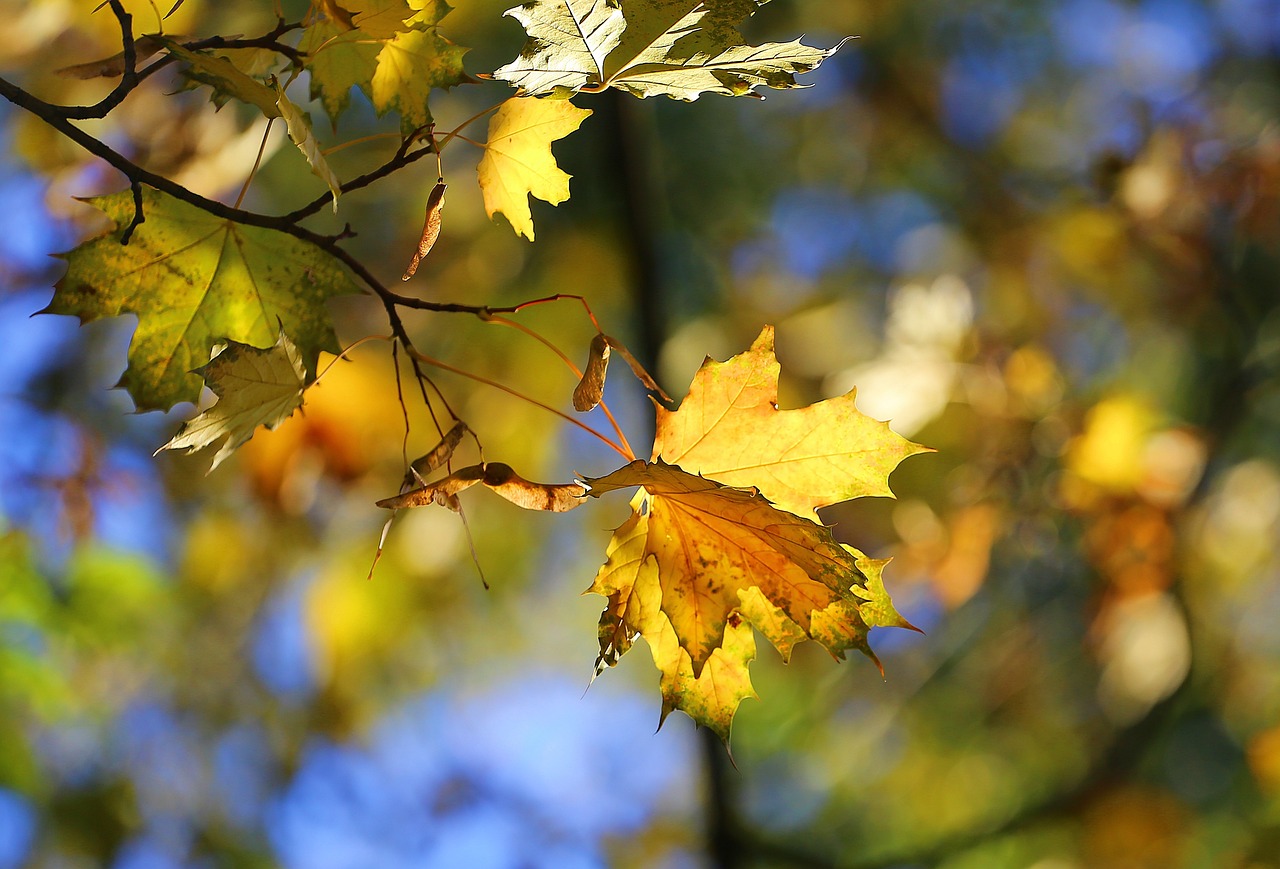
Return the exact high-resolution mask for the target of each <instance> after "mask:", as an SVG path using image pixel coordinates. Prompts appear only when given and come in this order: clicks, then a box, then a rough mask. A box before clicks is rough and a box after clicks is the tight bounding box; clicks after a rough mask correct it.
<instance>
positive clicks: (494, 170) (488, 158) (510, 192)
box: [476, 97, 591, 241]
mask: <svg viewBox="0 0 1280 869" xmlns="http://www.w3.org/2000/svg"><path fill="white" fill-rule="evenodd" d="M590 115H591V110H590V109H580V108H578V107H577V106H575V105H574V104H573V103H571V102H569V101H568V100H539V99H526V98H524V97H512V98H511V99H509V100H507V101H506V102H505V103H503V104H502V106H501V107H500V108H499V109H498V111H497V112H496V113H494V116H493V118H492V119H491V120H490V121H489V140H488V142H487V143H486V144H485V149H484V156H483V157H481V158H480V165H479V166H478V167H477V170H476V171H477V173H478V175H479V179H480V192H481V193H482V194H483V195H484V210H485V213H487V214H488V215H489V216H490V217H493V215H495V214H497V213H498V212H501V213H502V214H505V215H506V217H507V220H509V221H511V226H512V227H513V228H514V229H515V231H516V233H517V234H519V235H523V236H524V237H525V238H527V239H529V240H530V241H533V215H532V214H531V213H530V212H529V197H530V196H536V197H537V198H538V199H541V200H544V201H546V202H550V203H551V204H552V205H559V204H560V203H561V202H564V201H565V200H566V199H568V198H569V175H568V174H567V173H566V172H564V171H563V170H561V169H560V167H559V166H557V165H556V158H555V157H554V156H553V155H552V153H551V143H552V142H554V141H555V140H556V139H562V138H564V137H565V136H567V135H569V134H570V133H572V132H573V131H574V130H576V129H578V126H579V125H580V124H581V123H582V122H583V121H584V120H586V119H587V117H589V116H590Z"/></svg>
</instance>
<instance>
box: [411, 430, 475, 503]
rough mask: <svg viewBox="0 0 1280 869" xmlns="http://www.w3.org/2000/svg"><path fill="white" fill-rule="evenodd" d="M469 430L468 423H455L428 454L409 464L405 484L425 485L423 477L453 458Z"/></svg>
mask: <svg viewBox="0 0 1280 869" xmlns="http://www.w3.org/2000/svg"><path fill="white" fill-rule="evenodd" d="M466 431H467V424H466V423H465V422H462V421H461V420H459V421H458V422H455V423H454V424H453V428H451V429H449V431H448V432H446V433H445V436H444V438H443V439H442V440H441V441H440V443H438V444H436V445H435V446H434V447H432V448H431V452H429V453H427V454H426V455H423V456H419V457H418V458H416V459H414V460H413V463H412V464H411V465H409V472H408V473H407V474H405V475H404V483H403V484H402V487H403V486H411V485H418V486H421V485H423V482H422V478H423V477H425V476H427V474H429V473H431V472H432V471H434V470H435V469H436V468H440V467H443V466H444V464H445V462H447V461H449V459H451V458H453V451H454V450H455V449H457V448H458V444H460V443H461V442H462V436H463V434H465V433H466Z"/></svg>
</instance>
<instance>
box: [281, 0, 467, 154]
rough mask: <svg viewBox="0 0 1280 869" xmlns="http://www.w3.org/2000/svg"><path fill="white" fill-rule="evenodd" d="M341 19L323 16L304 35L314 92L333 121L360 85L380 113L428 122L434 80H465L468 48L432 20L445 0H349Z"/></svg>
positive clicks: (409, 125)
mask: <svg viewBox="0 0 1280 869" xmlns="http://www.w3.org/2000/svg"><path fill="white" fill-rule="evenodd" d="M339 11H343V12H344V13H345V14H344V15H343V16H342V18H341V20H339V19H338V18H334V17H329V18H320V19H318V20H317V21H316V22H315V23H313V24H311V25H310V26H309V27H308V28H307V29H306V31H305V32H304V33H303V35H302V40H301V42H300V43H299V45H298V48H299V49H301V50H302V51H304V52H306V53H307V55H308V57H307V63H306V66H307V70H308V71H309V72H310V73H311V96H312V97H313V98H314V99H318V100H320V101H321V104H322V105H324V108H325V111H326V112H327V113H328V114H329V117H330V119H331V120H332V121H333V122H335V123H336V122H337V119H338V116H339V115H340V114H341V113H342V111H343V110H344V109H345V108H346V107H347V104H348V102H349V100H350V94H351V89H352V88H353V87H358V88H360V89H361V90H362V91H364V92H365V94H366V95H367V96H368V97H369V99H370V100H371V101H372V102H373V106H374V109H375V110H376V111H377V112H378V114H379V115H383V114H386V113H387V112H389V111H396V112H399V113H400V115H401V119H402V124H401V126H402V127H403V128H404V129H405V130H406V131H409V130H413V129H416V128H418V127H421V126H424V125H426V124H428V123H430V122H431V111H430V108H429V107H428V98H429V96H430V93H431V90H432V88H450V87H453V86H454V85H456V84H461V83H462V82H465V81H467V80H468V78H467V75H466V73H465V72H464V71H463V68H462V56H463V54H464V53H465V52H466V49H465V48H462V47H460V46H458V45H455V44H454V43H452V42H450V41H449V40H448V39H446V38H445V37H443V36H441V35H440V33H439V30H438V27H437V25H438V24H439V23H440V20H441V19H442V18H443V17H444V16H445V15H447V14H448V13H449V11H450V7H449V5H448V4H447V3H445V2H443V0H408V2H405V0H346V2H343V3H342V4H341V7H340V10H339Z"/></svg>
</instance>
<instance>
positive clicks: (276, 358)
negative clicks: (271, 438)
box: [156, 332, 307, 471]
mask: <svg viewBox="0 0 1280 869" xmlns="http://www.w3.org/2000/svg"><path fill="white" fill-rule="evenodd" d="M196 373H198V374H200V375H201V376H202V377H203V378H204V381H205V384H206V385H207V386H208V387H209V388H210V389H212V390H213V392H214V394H215V395H217V396H218V402H217V404H215V405H214V406H213V407H211V408H209V409H208V410H206V411H205V412H204V413H202V414H200V415H199V416H197V417H195V418H193V419H190V420H188V421H187V422H185V423H183V424H182V428H180V429H179V430H178V433H177V434H175V435H174V436H173V439H172V440H170V441H169V442H168V443H167V444H165V445H164V446H162V447H161V448H160V450H184V451H186V452H188V453H189V452H194V451H195V450H201V449H204V448H205V447H209V446H212V445H214V444H216V443H218V442H221V443H222V446H221V448H220V449H219V450H218V452H217V454H216V455H215V456H214V457H213V464H212V465H211V466H210V467H209V470H210V471H212V470H213V469H214V468H216V467H218V465H220V464H222V462H223V460H225V459H226V458H228V457H229V456H230V455H231V454H232V453H233V452H235V451H236V448H237V447H239V446H240V445H241V444H243V443H244V442H245V441H247V440H249V438H251V437H252V436H253V432H254V430H255V429H257V427H258V426H260V425H264V426H266V427H267V428H269V429H273V428H275V427H276V426H278V425H279V424H280V423H282V422H284V421H285V420H286V419H288V418H289V417H290V416H292V415H293V412H294V411H295V410H297V409H298V408H299V407H301V406H302V391H303V389H304V388H305V387H306V383H307V370H306V366H304V365H303V364H302V357H301V356H300V355H299V354H298V348H297V347H295V346H294V344H293V342H292V341H290V340H289V336H287V335H285V334H284V333H283V332H281V333H280V337H279V339H278V340H277V341H276V343H275V346H274V347H269V348H267V349H265V350H260V349H258V348H257V347H250V346H249V345H248V344H241V343H239V342H236V341H232V342H229V343H228V345H227V347H226V349H225V350H223V351H222V352H221V353H219V354H218V355H217V356H215V357H213V359H211V360H209V364H208V365H204V366H202V367H200V368H197V369H196ZM160 450H157V451H156V452H157V453H158V452H160Z"/></svg>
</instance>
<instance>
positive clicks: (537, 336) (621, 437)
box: [489, 316, 635, 456]
mask: <svg viewBox="0 0 1280 869" xmlns="http://www.w3.org/2000/svg"><path fill="white" fill-rule="evenodd" d="M489 322H490V323H497V324H498V325H500V326H510V327H511V328H512V329H517V330H519V331H521V332H523V333H525V334H526V335H528V336H529V337H530V338H533V339H534V340H535V341H538V342H540V343H542V344H543V345H544V346H546V347H548V348H549V349H550V350H551V352H553V353H555V354H556V355H557V356H559V357H560V360H561V361H562V362H564V364H565V365H567V366H568V367H569V370H570V371H572V372H573V376H574V377H577V378H581V377H582V369H580V368H579V367H578V366H577V365H576V364H574V361H573V360H572V359H570V358H569V357H568V356H567V355H566V354H565V352H564V351H563V350H561V349H560V348H559V347H557V346H556V345H555V344H553V343H551V341H550V340H549V339H548V338H547V337H546V336H544V335H542V334H541V333H539V332H537V331H535V330H534V329H531V328H529V327H528V326H526V325H524V324H523V323H517V322H516V321H515V320H508V319H507V318H506V317H497V316H495V317H491V318H489ZM599 407H600V409H601V410H603V411H604V415H605V418H607V419H608V420H609V425H610V426H611V427H612V428H613V433H614V434H616V435H617V436H618V442H619V443H620V444H622V446H623V447H624V448H625V449H626V451H627V452H629V453H631V454H632V455H633V456H634V455H635V451H634V450H632V448H631V444H630V443H628V442H627V435H626V433H625V432H623V430H622V426H620V425H619V424H618V420H617V419H616V418H615V417H614V415H613V411H612V410H610V409H609V405H608V404H607V403H606V402H605V401H604V399H601V400H600V405H599Z"/></svg>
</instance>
